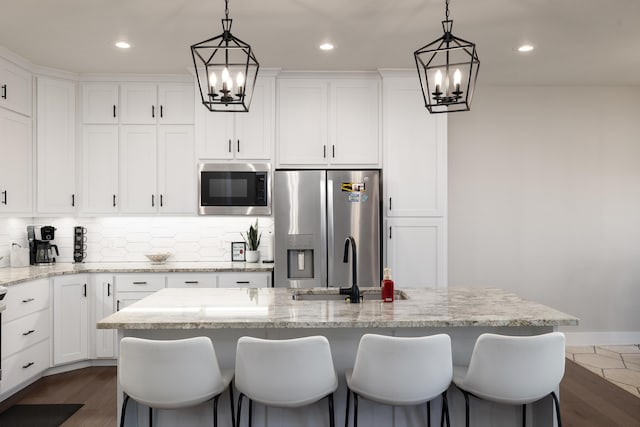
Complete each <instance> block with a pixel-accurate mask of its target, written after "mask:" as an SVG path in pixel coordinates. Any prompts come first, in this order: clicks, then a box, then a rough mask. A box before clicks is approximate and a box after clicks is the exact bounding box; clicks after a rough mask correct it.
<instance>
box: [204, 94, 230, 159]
mask: <svg viewBox="0 0 640 427" xmlns="http://www.w3.org/2000/svg"><path fill="white" fill-rule="evenodd" d="M196 112H197V115H198V118H197V120H198V125H197V127H198V128H199V131H198V136H197V138H198V158H200V159H232V158H233V151H234V150H235V148H234V147H235V145H234V141H233V140H234V133H233V132H234V129H233V126H234V125H233V123H234V119H233V114H232V113H212V112H211V111H209V110H207V109H206V108H205V107H204V106H203V105H202V104H198V105H197V106H196Z"/></svg>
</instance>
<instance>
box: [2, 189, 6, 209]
mask: <svg viewBox="0 0 640 427" xmlns="http://www.w3.org/2000/svg"><path fill="white" fill-rule="evenodd" d="M2 204H3V205H6V204H7V190H4V191H3V192H2Z"/></svg>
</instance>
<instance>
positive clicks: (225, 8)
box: [224, 0, 449, 19]
mask: <svg viewBox="0 0 640 427" xmlns="http://www.w3.org/2000/svg"><path fill="white" fill-rule="evenodd" d="M447 3H449V0H447ZM448 13H449V12H447V14H448ZM224 16H225V18H226V19H229V0H224Z"/></svg>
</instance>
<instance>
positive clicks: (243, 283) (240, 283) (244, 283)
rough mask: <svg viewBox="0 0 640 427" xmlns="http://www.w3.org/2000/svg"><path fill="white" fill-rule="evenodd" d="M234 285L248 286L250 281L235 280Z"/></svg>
mask: <svg viewBox="0 0 640 427" xmlns="http://www.w3.org/2000/svg"><path fill="white" fill-rule="evenodd" d="M236 283H237V284H238V285H248V284H249V283H251V282H250V281H248V280H236Z"/></svg>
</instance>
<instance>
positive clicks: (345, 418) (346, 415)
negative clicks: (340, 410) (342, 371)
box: [344, 387, 351, 427]
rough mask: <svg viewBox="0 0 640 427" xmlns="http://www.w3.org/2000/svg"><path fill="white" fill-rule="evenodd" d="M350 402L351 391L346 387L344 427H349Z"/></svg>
mask: <svg viewBox="0 0 640 427" xmlns="http://www.w3.org/2000/svg"><path fill="white" fill-rule="evenodd" d="M350 400H351V390H349V387H347V411H346V412H345V414H344V427H349V401H350Z"/></svg>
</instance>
